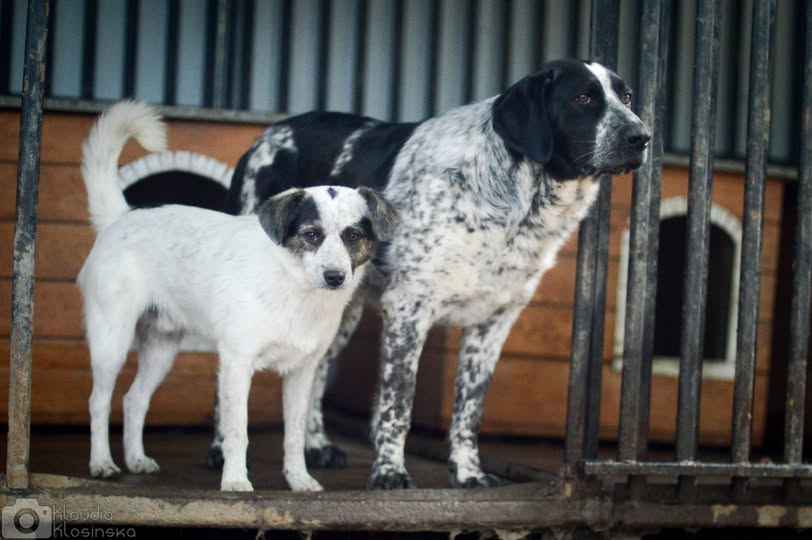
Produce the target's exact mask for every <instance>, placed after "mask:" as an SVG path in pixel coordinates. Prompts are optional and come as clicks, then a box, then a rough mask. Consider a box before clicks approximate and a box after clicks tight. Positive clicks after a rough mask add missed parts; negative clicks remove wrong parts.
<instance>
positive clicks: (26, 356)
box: [6, 0, 50, 489]
mask: <svg viewBox="0 0 812 540" xmlns="http://www.w3.org/2000/svg"><path fill="white" fill-rule="evenodd" d="M49 7H50V4H49V2H48V0H30V1H29V3H28V22H27V27H26V36H25V67H24V70H23V89H24V91H23V93H22V94H23V95H22V100H23V108H22V114H21V115H20V153H19V159H18V165H17V224H16V227H15V229H14V262H13V266H12V273H13V279H12V285H11V343H10V352H11V354H10V358H9V382H8V384H9V388H8V440H7V442H6V448H7V453H6V485H7V486H8V487H9V488H12V489H26V488H28V484H29V474H28V459H29V452H30V437H31V360H32V354H31V347H32V338H33V328H34V264H35V262H36V237H37V191H38V190H37V188H38V183H39V149H40V143H41V141H42V100H43V97H44V89H45V88H44V86H45V69H46V65H45V55H46V48H47V47H46V43H47V41H48V8H49Z"/></svg>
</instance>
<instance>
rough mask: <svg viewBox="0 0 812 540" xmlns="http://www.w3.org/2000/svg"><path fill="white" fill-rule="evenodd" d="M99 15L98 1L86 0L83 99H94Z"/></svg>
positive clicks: (83, 39) (83, 43)
mask: <svg viewBox="0 0 812 540" xmlns="http://www.w3.org/2000/svg"><path fill="white" fill-rule="evenodd" d="M98 13H99V3H98V0H86V2H85V21H84V24H85V28H84V32H83V34H82V89H81V96H82V99H93V85H94V80H93V79H94V77H95V75H96V19H97V17H98Z"/></svg>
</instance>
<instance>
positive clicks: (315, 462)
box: [305, 444, 347, 469]
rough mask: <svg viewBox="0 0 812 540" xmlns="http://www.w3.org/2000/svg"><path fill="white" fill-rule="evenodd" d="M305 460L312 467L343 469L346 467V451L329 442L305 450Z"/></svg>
mask: <svg viewBox="0 0 812 540" xmlns="http://www.w3.org/2000/svg"><path fill="white" fill-rule="evenodd" d="M305 462H306V463H307V466H308V467H309V468H313V469H345V468H346V467H347V453H346V452H345V451H344V450H342V449H341V448H339V447H338V446H333V445H332V444H329V445H327V446H322V447H320V448H308V449H306V450H305Z"/></svg>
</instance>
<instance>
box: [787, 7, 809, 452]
mask: <svg viewBox="0 0 812 540" xmlns="http://www.w3.org/2000/svg"><path fill="white" fill-rule="evenodd" d="M806 28H807V35H806V57H805V59H804V83H803V84H804V86H803V90H804V91H803V98H802V99H803V106H802V109H801V155H800V157H801V165H800V171H799V175H800V186H799V188H798V223H797V232H796V239H795V263H794V269H795V275H794V276H793V282H792V291H793V294H792V306H791V308H790V309H791V312H790V313H791V315H790V353H789V366H788V368H787V401H786V422H785V426H786V427H785V431H784V460H785V461H786V462H787V463H790V464H796V463H800V462H801V460H802V458H803V455H802V452H803V442H804V406H805V398H806V361H807V356H808V353H809V350H808V346H809V316H810V309H809V303H810V281H812V31H810V29H812V3H809V2H807V3H806Z"/></svg>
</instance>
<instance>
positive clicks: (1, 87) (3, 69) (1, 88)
mask: <svg viewBox="0 0 812 540" xmlns="http://www.w3.org/2000/svg"><path fill="white" fill-rule="evenodd" d="M13 32H14V2H8V1H7V2H0V94H9V93H11V40H12V37H13V35H14V34H13Z"/></svg>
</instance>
